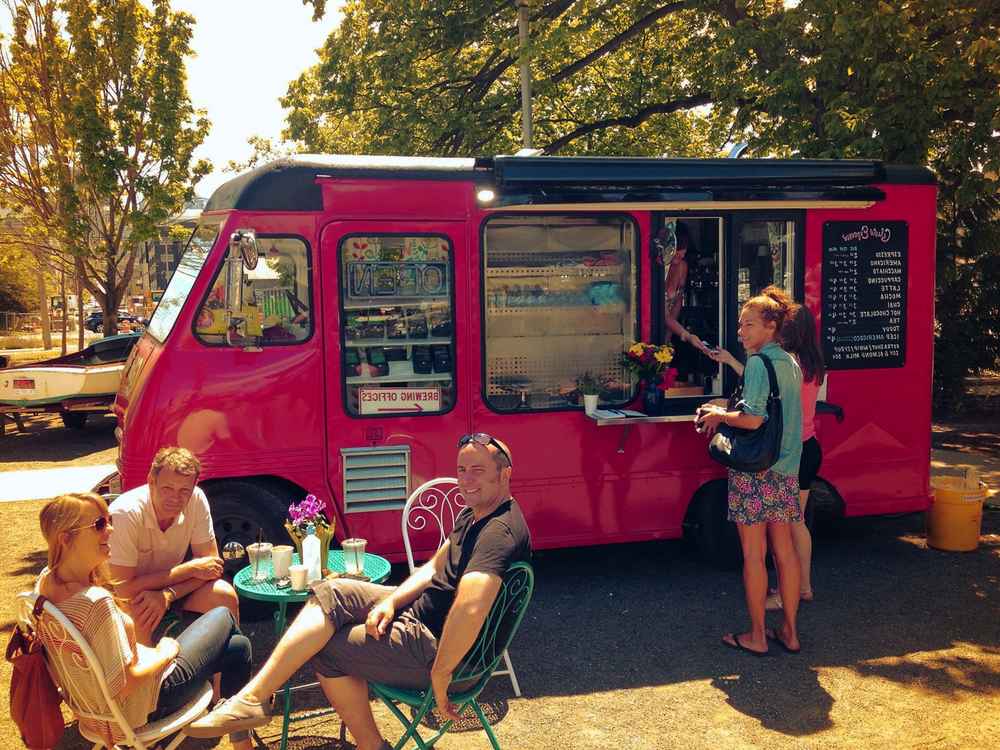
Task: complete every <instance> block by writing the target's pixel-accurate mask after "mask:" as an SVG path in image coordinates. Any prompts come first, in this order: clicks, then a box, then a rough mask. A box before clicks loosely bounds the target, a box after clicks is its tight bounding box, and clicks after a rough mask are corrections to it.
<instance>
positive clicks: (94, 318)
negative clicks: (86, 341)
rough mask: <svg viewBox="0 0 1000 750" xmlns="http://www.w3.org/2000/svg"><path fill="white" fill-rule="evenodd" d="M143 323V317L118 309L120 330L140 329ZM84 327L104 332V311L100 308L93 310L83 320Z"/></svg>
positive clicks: (95, 331)
mask: <svg viewBox="0 0 1000 750" xmlns="http://www.w3.org/2000/svg"><path fill="white" fill-rule="evenodd" d="M142 325H143V320H142V319H141V318H137V317H136V316H135V315H133V314H132V313H130V312H128V311H126V310H119V311H118V329H119V332H121V331H122V329H126V330H138V329H139V328H140V327H141V326H142ZM83 327H84V328H86V329H87V330H88V331H93V332H94V333H104V311H103V310H98V311H97V312H92V313H91V314H90V315H89V316H87V319H86V320H85V321H84V322H83Z"/></svg>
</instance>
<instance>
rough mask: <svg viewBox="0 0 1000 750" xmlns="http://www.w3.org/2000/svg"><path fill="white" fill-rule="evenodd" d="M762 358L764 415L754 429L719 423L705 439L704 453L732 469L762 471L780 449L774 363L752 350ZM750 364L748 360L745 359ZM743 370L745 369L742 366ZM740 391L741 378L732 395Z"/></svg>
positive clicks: (781, 426) (781, 422) (780, 420)
mask: <svg viewBox="0 0 1000 750" xmlns="http://www.w3.org/2000/svg"><path fill="white" fill-rule="evenodd" d="M753 356H755V357H760V358H761V359H762V360H764V366H765V367H766V368H767V379H768V381H769V382H770V386H771V390H770V392H769V393H768V396H767V419H765V420H764V424H762V425H761V426H760V427H758V428H757V429H756V430H743V429H740V428H739V427H731V426H730V425H727V424H720V425H719V428H718V429H717V430H716V431H715V434H714V435H713V436H712V439H711V440H710V441H709V443H708V455H710V456H711V457H712V458H713V459H715V460H716V461H718V462H719V463H720V464H722V465H723V466H728V467H729V468H730V469H735V470H736V471H745V472H747V473H754V472H757V471H764V469H769V468H771V467H772V466H774V464H775V462H776V461H777V460H778V455H779V454H780V453H781V434H782V432H784V419H783V418H782V416H781V392H780V391H779V390H778V378H777V377H776V376H775V374H774V365H773V364H771V360H770V359H768V358H767V357H765V356H764V355H763V354H755V355H753ZM747 364H748V365H749V364H750V360H747ZM744 372H745V370H744ZM742 392H743V379H742V378H740V384H739V386H738V388H737V391H736V393H735V394H733V398H734V399H736V398H737V396H738V395H740V394H742Z"/></svg>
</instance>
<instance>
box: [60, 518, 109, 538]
mask: <svg viewBox="0 0 1000 750" xmlns="http://www.w3.org/2000/svg"><path fill="white" fill-rule="evenodd" d="M90 528H93V529H94V530H96V531H97V533H98V534H100V533H102V532H103V531H104V530H105V529H109V528H112V526H111V519H110V518H109V517H108V516H100V517H98V519H97V520H96V521H94V522H93V523H88V524H87V525H86V526H74V527H73V528H72V529H70V531H82V530H83V529H90Z"/></svg>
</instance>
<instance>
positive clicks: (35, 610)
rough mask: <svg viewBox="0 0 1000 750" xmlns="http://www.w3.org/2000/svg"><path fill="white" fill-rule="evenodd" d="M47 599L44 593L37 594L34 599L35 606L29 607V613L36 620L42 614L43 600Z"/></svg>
mask: <svg viewBox="0 0 1000 750" xmlns="http://www.w3.org/2000/svg"><path fill="white" fill-rule="evenodd" d="M48 600H49V598H48V597H47V596H45V595H44V594H39V595H38V597H37V598H36V599H35V606H34V607H32V608H31V614H32V615H33V616H34V618H35V619H36V620H37V619H38V618H39V617H41V616H42V608H43V607H44V606H45V602H47V601H48Z"/></svg>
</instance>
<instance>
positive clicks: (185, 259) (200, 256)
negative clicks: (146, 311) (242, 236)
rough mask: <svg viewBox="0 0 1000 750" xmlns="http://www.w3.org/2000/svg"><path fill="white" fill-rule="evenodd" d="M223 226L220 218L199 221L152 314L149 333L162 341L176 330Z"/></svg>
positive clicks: (148, 328)
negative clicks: (202, 222) (203, 222)
mask: <svg viewBox="0 0 1000 750" xmlns="http://www.w3.org/2000/svg"><path fill="white" fill-rule="evenodd" d="M220 226H221V223H220V222H217V221H216V222H212V223H210V224H199V225H198V226H197V227H196V228H195V230H194V232H192V233H191V239H189V240H188V244H187V247H186V248H185V249H184V252H183V254H182V255H181V259H180V262H179V263H178V264H177V268H176V269H175V270H174V275H173V276H171V277H170V283H169V284H167V288H166V289H164V290H163V296H162V297H161V298H160V303H159V304H158V305H157V306H156V309H155V310H154V311H153V317H152V318H150V320H149V326H148V327H147V328H146V331H147V333H149V334H150V335H151V336H152V337H153V338H155V339H156V340H157V341H159V342H160V343H161V344H162V343H163V342H164V341H166V340H167V336H169V335H170V331H171V330H173V327H174V323H175V322H176V321H177V316H178V314H180V311H181V307H183V306H184V300H186V299H187V297H188V294H190V293H191V287H192V286H194V280H195V279H196V278H198V274H199V273H201V268H202V266H204V265H205V260H206V259H207V258H208V253H209V251H210V250H211V249H212V245H213V244H215V238H216V237H218V236H219V227H220Z"/></svg>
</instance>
